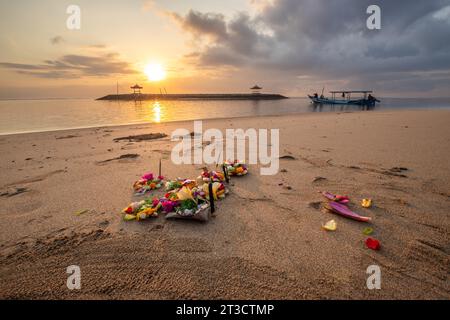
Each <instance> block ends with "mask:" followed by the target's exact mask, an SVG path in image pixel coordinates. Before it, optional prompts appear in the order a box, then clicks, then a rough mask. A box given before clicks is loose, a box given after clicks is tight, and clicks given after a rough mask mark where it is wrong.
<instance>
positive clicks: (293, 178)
mask: <svg viewBox="0 0 450 320" xmlns="http://www.w3.org/2000/svg"><path fill="white" fill-rule="evenodd" d="M449 123H450V111H448V110H416V111H376V112H343V113H335V114H332V113H330V114H302V115H289V116H277V117H272V116H271V117H259V118H241V119H230V120H206V121H203V129H204V130H206V129H207V128H218V129H221V130H225V129H227V128H242V129H247V128H256V129H258V128H279V129H280V156H281V159H280V171H279V172H278V174H277V175H274V176H261V175H260V170H259V168H260V166H259V165H250V166H249V168H250V174H249V175H247V176H245V177H241V178H234V179H232V181H231V183H230V185H229V189H230V194H229V196H228V197H227V198H226V199H224V200H223V201H221V202H219V203H218V204H217V206H218V208H217V215H216V216H215V217H213V218H212V219H211V220H210V221H209V222H207V223H198V222H193V221H180V220H176V221H174V220H165V218H164V216H163V214H161V215H160V216H159V217H157V218H152V219H149V220H146V221H143V222H125V221H123V220H122V218H121V215H120V211H121V210H122V209H123V208H124V207H125V206H127V205H128V204H129V203H130V202H131V201H133V200H136V199H140V198H141V197H136V196H133V193H132V184H133V182H134V181H135V180H137V179H138V178H139V177H140V175H141V174H143V173H144V172H148V171H153V172H155V173H157V171H158V163H159V159H160V158H162V164H163V174H164V176H166V177H168V178H176V177H183V178H195V177H197V176H198V175H199V173H200V171H201V167H202V166H201V165H175V164H173V163H172V161H171V160H170V152H171V150H172V147H173V146H174V145H175V144H176V142H172V141H171V140H170V134H171V133H172V132H173V131H174V130H175V129H177V128H186V129H188V130H190V131H192V129H193V122H185V123H182V122H178V123H167V124H148V125H131V126H120V127H108V128H92V129H80V130H68V131H57V132H42V133H33V134H20V135H10V136H0V150H1V153H2V157H1V160H0V170H1V172H2V179H1V181H0V217H1V223H0V279H1V286H0V298H1V299H449V298H450V285H449V281H448V271H449V268H448V266H449V252H450V219H449V216H450V211H449V205H450V170H449V169H450V164H449V161H448V159H449V158H450V126H449V125H448V124H449ZM150 133H164V134H167V135H168V136H167V137H157V138H156V139H150V140H147V139H118V138H122V137H127V136H135V135H146V134H150ZM399 168H403V169H401V170H400V169H399ZM318 190H327V191H330V192H333V193H338V194H345V195H348V196H349V197H350V198H351V200H352V203H351V205H350V207H351V208H352V209H354V210H355V211H356V212H359V213H361V214H362V215H367V216H370V217H372V222H371V223H369V224H367V223H362V222H357V221H352V220H348V219H346V218H343V217H340V216H337V215H333V214H330V213H328V212H326V211H324V210H323V209H322V206H323V204H324V203H325V200H324V199H323V197H321V195H320V194H318V192H317V191H318ZM153 194H154V195H159V196H160V195H162V194H164V191H163V190H159V191H155V192H153ZM363 198H372V199H373V203H374V205H373V207H372V208H369V209H365V208H362V207H361V205H360V201H361V199H363ZM80 210H82V211H84V210H87V211H85V212H83V213H82V214H75V213H76V212H80ZM331 219H334V220H335V221H336V222H337V224H338V227H337V230H336V231H335V232H327V231H324V230H323V229H322V228H321V226H322V224H324V223H325V222H327V221H328V220H331ZM367 226H370V227H372V228H373V229H374V233H373V235H371V236H372V237H374V238H376V239H378V240H380V242H381V250H380V251H372V250H370V249H368V248H366V246H365V244H364V240H365V239H366V238H367V237H366V236H365V235H363V234H362V230H363V229H364V228H365V227H367ZM70 265H78V266H80V268H81V274H82V275H81V283H82V288H81V290H73V291H71V290H68V289H67V287H66V280H67V277H68V274H66V268H67V267H68V266H70ZM370 265H378V266H380V268H381V272H382V282H381V290H368V289H367V287H366V279H367V276H368V275H367V274H366V269H367V267H368V266H370Z"/></svg>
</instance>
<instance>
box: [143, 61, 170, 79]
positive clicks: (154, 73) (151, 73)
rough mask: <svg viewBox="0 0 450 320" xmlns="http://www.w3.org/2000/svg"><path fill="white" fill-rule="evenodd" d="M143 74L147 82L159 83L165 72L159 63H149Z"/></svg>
mask: <svg viewBox="0 0 450 320" xmlns="http://www.w3.org/2000/svg"><path fill="white" fill-rule="evenodd" d="M144 73H145V75H146V76H147V79H148V80H149V81H161V80H164V79H165V78H166V70H164V67H163V66H162V65H161V64H159V63H149V64H148V65H146V66H145V68H144Z"/></svg>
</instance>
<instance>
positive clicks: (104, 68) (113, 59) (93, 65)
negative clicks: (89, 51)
mask: <svg viewBox="0 0 450 320" xmlns="http://www.w3.org/2000/svg"><path fill="white" fill-rule="evenodd" d="M0 67H1V68H5V69H11V70H14V71H16V72H17V73H19V74H26V75H30V76H35V77H39V78H82V77H105V76H111V75H118V74H133V73H135V71H134V70H133V68H132V67H131V65H130V64H129V63H127V62H125V61H122V60H120V58H119V54H118V53H116V52H109V53H99V54H98V55H77V54H69V55H64V56H62V57H60V58H59V59H57V60H45V61H43V62H42V63H41V64H20V63H11V62H0Z"/></svg>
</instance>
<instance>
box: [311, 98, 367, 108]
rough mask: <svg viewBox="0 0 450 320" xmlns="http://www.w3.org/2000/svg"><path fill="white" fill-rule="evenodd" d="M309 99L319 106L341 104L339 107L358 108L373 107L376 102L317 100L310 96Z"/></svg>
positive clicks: (362, 100)
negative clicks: (351, 106) (356, 106)
mask: <svg viewBox="0 0 450 320" xmlns="http://www.w3.org/2000/svg"><path fill="white" fill-rule="evenodd" d="M308 97H309V99H311V101H312V102H313V103H317V104H339V105H358V106H371V105H372V106H373V105H375V101H370V100H367V99H357V100H333V99H328V98H316V97H314V96H310V95H308Z"/></svg>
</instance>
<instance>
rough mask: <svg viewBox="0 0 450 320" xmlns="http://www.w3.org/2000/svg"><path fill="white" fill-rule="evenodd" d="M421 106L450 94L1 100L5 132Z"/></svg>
mask: <svg viewBox="0 0 450 320" xmlns="http://www.w3.org/2000/svg"><path fill="white" fill-rule="evenodd" d="M416 108H427V109H430V108H450V98H439V99H403V98H384V99H381V103H380V104H377V106H376V107H374V108H371V109H369V110H367V108H362V107H359V106H338V105H335V106H333V105H322V106H314V105H313V104H312V103H310V101H309V99H307V98H290V99H284V100H265V101H264V100H262V101H251V100H231V101H230V100H228V101H207V100H178V101H141V102H134V101H131V102H124V101H121V102H118V101H96V100H87V99H67V100H66V99H61V100H3V101H0V135H4V134H13V133H23V132H40V131H52V130H63V129H74V128H89V127H97V126H112V125H122V124H137V123H160V122H168V121H180V120H196V119H213V118H230V117H248V116H266V115H284V114H296V113H306V112H342V111H357V110H362V111H365V112H370V111H371V110H382V109H416Z"/></svg>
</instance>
